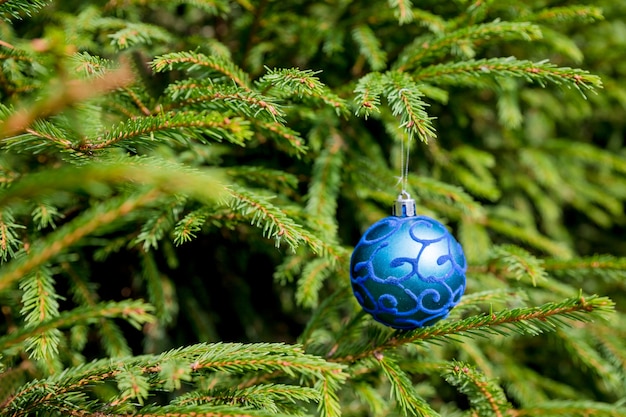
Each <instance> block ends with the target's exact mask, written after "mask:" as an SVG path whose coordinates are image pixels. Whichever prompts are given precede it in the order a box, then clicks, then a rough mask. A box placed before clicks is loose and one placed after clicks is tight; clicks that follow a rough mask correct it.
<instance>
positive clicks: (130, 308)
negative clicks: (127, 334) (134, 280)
mask: <svg viewBox="0 0 626 417" xmlns="http://www.w3.org/2000/svg"><path fill="white" fill-rule="evenodd" d="M153 310H154V308H153V307H152V306H151V305H150V304H146V303H144V302H143V301H136V300H125V301H120V302H109V303H99V304H94V305H93V306H87V307H78V308H76V309H74V310H70V311H64V312H61V313H59V315H57V316H56V317H53V318H51V319H48V320H46V321H43V322H41V323H38V324H37V325H36V326H30V327H22V328H20V329H19V330H17V331H15V332H13V333H9V334H7V335H5V336H2V337H0V351H6V350H8V349H11V348H12V347H14V346H16V345H19V344H20V343H23V342H24V341H26V340H27V339H28V338H30V337H33V336H36V335H37V334H39V333H43V332H47V331H49V330H53V329H60V328H67V327H71V326H75V325H77V324H79V323H94V322H96V321H97V320H98V319H100V318H117V317H120V318H124V319H126V320H127V321H129V322H130V323H131V324H133V325H134V326H135V327H138V326H140V325H141V324H143V323H149V322H151V321H152V320H153V317H152V315H151V314H150V313H151V311H153Z"/></svg>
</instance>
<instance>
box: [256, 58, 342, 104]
mask: <svg viewBox="0 0 626 417" xmlns="http://www.w3.org/2000/svg"><path fill="white" fill-rule="evenodd" d="M318 73H319V72H315V71H311V70H304V71H303V70H299V69H297V68H288V69H268V70H267V73H266V74H265V75H263V76H262V77H261V78H259V79H258V80H257V81H256V82H255V84H256V87H257V89H258V90H260V91H262V92H263V93H264V94H267V95H274V96H276V97H280V98H283V99H284V98H298V99H301V100H302V99H310V100H312V101H313V102H321V103H324V104H326V105H328V106H330V107H331V108H334V109H335V111H336V112H337V114H338V115H339V114H344V113H346V111H347V106H346V103H345V101H344V100H343V99H342V98H341V97H339V96H338V95H336V94H334V93H333V92H332V91H331V90H330V89H329V88H328V87H326V86H325V85H324V84H322V83H321V82H320V80H319V78H318V77H316V75H317V74H318Z"/></svg>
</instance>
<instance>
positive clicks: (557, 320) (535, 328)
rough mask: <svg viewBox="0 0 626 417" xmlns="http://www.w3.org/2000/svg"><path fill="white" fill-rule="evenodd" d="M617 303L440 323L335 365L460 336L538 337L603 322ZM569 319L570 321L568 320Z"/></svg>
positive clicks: (586, 302) (578, 303) (576, 301)
mask: <svg viewBox="0 0 626 417" xmlns="http://www.w3.org/2000/svg"><path fill="white" fill-rule="evenodd" d="M614 306H615V305H614V303H613V301H611V300H610V299H609V298H607V297H598V296H591V297H587V298H585V297H580V298H569V299H566V300H563V301H561V302H558V303H547V304H544V305H541V306H538V307H524V308H514V309H510V310H503V311H500V312H497V313H492V314H482V315H478V316H473V317H468V318H466V319H463V320H459V321H456V322H445V321H444V322H440V323H438V324H436V325H434V326H432V327H423V328H419V329H416V330H412V331H409V332H394V333H393V334H392V335H390V337H387V336H383V339H382V340H381V341H380V342H379V343H378V344H376V345H375V346H371V345H370V346H368V347H367V348H366V349H365V350H364V351H362V352H358V353H355V354H346V355H344V356H334V355H333V357H332V360H333V361H337V362H354V361H356V360H359V359H362V358H365V357H368V356H371V355H373V354H374V352H383V351H385V350H387V349H392V348H395V347H398V346H401V345H404V344H406V343H422V342H430V343H436V342H438V341H440V340H445V339H446V338H452V339H454V338H457V337H458V336H464V337H474V336H487V335H507V334H510V333H517V334H521V335H530V336H535V335H538V334H541V333H544V332H551V331H554V330H555V329H557V328H559V327H561V326H566V325H568V321H567V320H573V321H580V322H587V321H590V320H593V319H594V318H602V317H604V316H605V315H606V314H608V313H610V312H613V311H614ZM566 319H567V320H566Z"/></svg>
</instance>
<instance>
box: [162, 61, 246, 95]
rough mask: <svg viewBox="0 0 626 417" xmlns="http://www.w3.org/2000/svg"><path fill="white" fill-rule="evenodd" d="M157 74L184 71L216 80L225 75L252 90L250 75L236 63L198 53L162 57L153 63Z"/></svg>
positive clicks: (240, 85)
mask: <svg viewBox="0 0 626 417" xmlns="http://www.w3.org/2000/svg"><path fill="white" fill-rule="evenodd" d="M152 68H153V69H154V70H155V71H156V72H163V71H172V70H176V69H177V70H183V71H188V72H190V73H197V74H198V76H199V77H211V78H215V76H216V75H222V76H223V75H225V76H227V77H228V78H229V79H230V80H232V81H233V82H235V83H236V84H237V85H238V86H239V87H242V88H244V89H248V90H249V89H250V87H249V85H250V79H249V77H248V75H247V74H246V73H245V72H244V71H243V70H242V69H241V68H239V67H237V66H236V65H235V64H234V63H232V62H231V61H229V60H227V59H226V58H224V57H220V56H215V55H213V56H206V55H204V54H201V53H196V52H174V53H170V54H165V55H161V56H159V57H156V58H155V59H154V61H152Z"/></svg>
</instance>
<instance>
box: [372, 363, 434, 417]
mask: <svg viewBox="0 0 626 417" xmlns="http://www.w3.org/2000/svg"><path fill="white" fill-rule="evenodd" d="M374 358H376V360H377V361H378V364H379V366H380V368H381V369H382V371H383V373H384V374H385V376H386V377H387V379H388V380H389V382H390V383H391V397H392V398H393V399H394V400H395V401H396V402H397V403H398V405H399V406H400V409H401V410H402V414H403V415H414V416H420V417H431V416H433V417H436V416H438V415H439V414H438V413H437V412H435V410H433V409H432V408H431V407H430V406H429V405H428V403H427V402H426V401H425V400H424V399H423V398H421V397H420V396H419V395H417V393H416V392H415V389H414V387H413V383H412V382H411V379H410V378H409V376H408V375H407V374H406V373H405V372H404V371H403V370H402V368H400V366H399V365H398V364H397V363H396V362H395V361H393V360H392V359H390V358H388V357H386V356H384V355H383V354H382V353H380V352H377V351H375V352H374Z"/></svg>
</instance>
